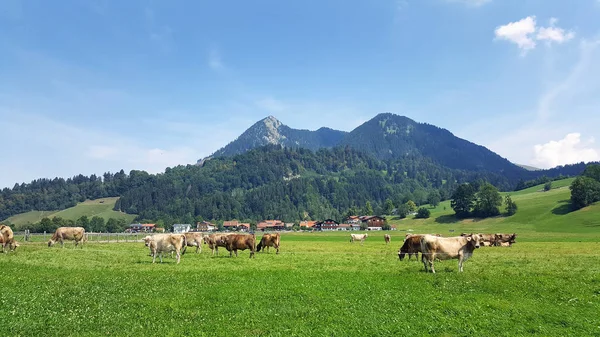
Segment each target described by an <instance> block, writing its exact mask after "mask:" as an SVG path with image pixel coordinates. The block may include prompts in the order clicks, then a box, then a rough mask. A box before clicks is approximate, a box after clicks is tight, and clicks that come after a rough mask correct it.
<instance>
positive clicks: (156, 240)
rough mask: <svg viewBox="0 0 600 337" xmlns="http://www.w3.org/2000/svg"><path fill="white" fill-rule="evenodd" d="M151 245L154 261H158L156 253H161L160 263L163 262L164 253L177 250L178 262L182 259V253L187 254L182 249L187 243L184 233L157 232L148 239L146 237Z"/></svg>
mask: <svg viewBox="0 0 600 337" xmlns="http://www.w3.org/2000/svg"><path fill="white" fill-rule="evenodd" d="M145 240H146V242H147V243H148V246H149V247H150V252H151V254H152V263H154V262H155V261H156V255H157V254H159V255H160V263H162V262H163V261H162V257H163V253H171V252H175V254H176V258H177V263H179V261H180V260H181V255H183V254H185V251H182V249H183V247H185V245H186V238H185V235H183V234H156V235H153V236H151V237H150V238H149V240H148V239H145Z"/></svg>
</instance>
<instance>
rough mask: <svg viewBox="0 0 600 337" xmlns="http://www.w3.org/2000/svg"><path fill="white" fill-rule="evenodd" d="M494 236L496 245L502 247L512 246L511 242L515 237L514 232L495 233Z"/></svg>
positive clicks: (514, 240)
mask: <svg viewBox="0 0 600 337" xmlns="http://www.w3.org/2000/svg"><path fill="white" fill-rule="evenodd" d="M494 236H495V238H496V246H502V247H512V245H513V243H515V242H516V239H517V234H516V233H512V234H510V233H496V234H494Z"/></svg>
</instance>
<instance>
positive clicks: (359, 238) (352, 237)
mask: <svg viewBox="0 0 600 337" xmlns="http://www.w3.org/2000/svg"><path fill="white" fill-rule="evenodd" d="M367 237H369V234H367V233H365V234H350V242H352V243H354V241H360V244H361V245H362V244H363V242H364V241H365V239H366V238H367Z"/></svg>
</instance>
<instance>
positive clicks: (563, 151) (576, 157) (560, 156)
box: [531, 132, 600, 168]
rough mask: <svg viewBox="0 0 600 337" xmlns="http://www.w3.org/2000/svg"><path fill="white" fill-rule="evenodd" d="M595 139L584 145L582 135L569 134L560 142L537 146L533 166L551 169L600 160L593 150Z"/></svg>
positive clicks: (599, 156)
mask: <svg viewBox="0 0 600 337" xmlns="http://www.w3.org/2000/svg"><path fill="white" fill-rule="evenodd" d="M593 144H594V139H593V138H591V139H590V140H588V141H587V142H584V143H582V141H581V134H579V133H576V132H575V133H569V134H567V135H566V136H565V138H563V139H561V140H558V141H554V140H552V141H549V142H547V143H545V144H538V145H535V146H534V148H533V150H534V158H533V160H532V161H531V164H533V165H537V166H539V167H542V168H551V167H555V166H558V165H566V164H574V163H579V162H582V161H583V162H590V161H597V160H600V155H599V154H598V151H597V150H596V149H595V148H593Z"/></svg>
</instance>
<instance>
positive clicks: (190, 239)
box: [183, 232, 204, 253]
mask: <svg viewBox="0 0 600 337" xmlns="http://www.w3.org/2000/svg"><path fill="white" fill-rule="evenodd" d="M183 235H185V240H186V242H187V243H186V246H185V247H183V251H184V252H185V251H186V250H187V247H196V253H198V251H200V253H202V241H203V239H204V235H203V234H202V233H200V232H187V233H183Z"/></svg>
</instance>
